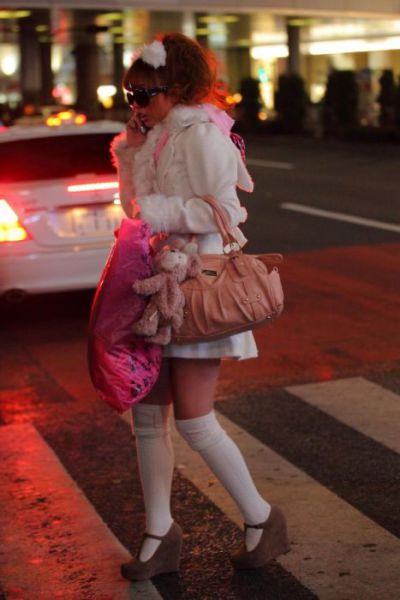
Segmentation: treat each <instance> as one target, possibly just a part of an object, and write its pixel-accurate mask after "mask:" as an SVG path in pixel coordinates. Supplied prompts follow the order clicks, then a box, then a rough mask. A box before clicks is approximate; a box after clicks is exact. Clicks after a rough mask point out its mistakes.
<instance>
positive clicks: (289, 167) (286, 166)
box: [246, 158, 295, 171]
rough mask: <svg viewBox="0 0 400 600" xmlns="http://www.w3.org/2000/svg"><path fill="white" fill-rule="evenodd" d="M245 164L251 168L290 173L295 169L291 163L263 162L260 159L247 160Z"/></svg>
mask: <svg viewBox="0 0 400 600" xmlns="http://www.w3.org/2000/svg"><path fill="white" fill-rule="evenodd" d="M246 163H247V164H248V165H249V166H251V167H265V168H267V169H282V170H284V171H291V170H292V169H294V168H295V166H294V164H293V163H288V162H280V161H277V160H263V159H260V158H247V160H246Z"/></svg>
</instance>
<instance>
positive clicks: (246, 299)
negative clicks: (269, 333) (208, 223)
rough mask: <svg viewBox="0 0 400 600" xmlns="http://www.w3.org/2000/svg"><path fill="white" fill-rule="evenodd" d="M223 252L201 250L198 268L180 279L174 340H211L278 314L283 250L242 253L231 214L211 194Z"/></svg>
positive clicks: (260, 322) (280, 298) (188, 342)
mask: <svg viewBox="0 0 400 600" xmlns="http://www.w3.org/2000/svg"><path fill="white" fill-rule="evenodd" d="M202 199H203V200H204V201H205V202H207V204H209V205H210V206H211V208H212V209H213V212H214V217H215V220H216V223H217V226H218V229H219V231H220V233H221V236H222V239H223V245H224V254H202V255H201V256H200V260H201V270H200V272H199V274H198V275H196V276H195V277H188V278H187V279H185V281H184V282H183V283H181V286H180V287H181V290H182V292H183V294H184V296H185V307H184V311H183V312H184V318H183V323H182V325H181V327H180V328H179V329H178V330H177V331H176V330H174V331H173V342H174V343H175V344H193V343H201V342H210V341H213V340H218V339H220V338H223V337H226V336H229V335H235V334H236V333H240V332H242V331H247V330H249V329H254V328H255V327H260V326H262V325H264V324H266V323H270V322H271V321H272V320H273V319H276V318H277V317H279V315H280V314H281V312H282V310H283V290H282V284H281V279H280V275H279V271H278V266H279V264H280V263H281V262H282V255H281V254H260V255H251V254H245V253H244V252H243V251H242V249H241V247H240V244H239V243H238V242H237V240H236V238H235V236H234V233H233V230H232V228H231V226H230V223H229V217H228V215H227V213H226V211H225V210H224V209H223V207H222V206H221V205H220V204H219V203H218V202H217V200H216V199H215V198H214V197H213V196H211V195H206V196H203V197H202Z"/></svg>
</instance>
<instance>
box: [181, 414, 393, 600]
mask: <svg viewBox="0 0 400 600" xmlns="http://www.w3.org/2000/svg"><path fill="white" fill-rule="evenodd" d="M219 419H220V422H221V424H222V426H223V427H224V429H225V430H226V431H227V432H228V434H229V435H231V436H232V438H233V439H234V440H235V441H236V443H237V444H238V445H239V447H240V448H241V450H242V452H243V454H244V456H245V459H246V462H247V464H248V466H249V468H250V471H251V473H252V475H253V477H254V479H255V483H256V486H257V488H258V490H259V491H260V493H261V495H262V496H263V497H265V498H266V499H268V500H269V501H270V502H272V503H275V504H278V505H279V506H280V507H281V508H282V509H283V510H284V512H285V514H286V515H287V519H288V523H289V528H290V535H289V537H290V539H291V542H292V551H291V552H290V553H289V554H287V555H285V556H283V557H281V558H279V562H280V564H281V565H282V566H283V567H284V568H285V569H286V570H287V571H289V572H291V573H292V574H293V575H294V576H295V577H296V578H297V579H298V580H299V581H300V582H301V583H302V584H303V585H304V586H306V587H307V588H308V589H310V590H311V591H312V592H314V593H315V594H316V595H317V596H319V597H320V598H323V599H324V600H337V598H354V599H355V598H372V596H371V591H372V590H376V585H377V582H376V577H377V574H379V589H382V590H383V589H384V590H385V600H397V599H398V573H399V571H400V542H399V540H398V539H397V538H396V537H395V536H393V535H392V534H390V533H389V532H387V531H386V530H385V529H383V528H382V527H380V526H379V525H377V524H376V523H374V522H373V521H372V520H370V519H368V518H367V517H365V516H364V515H363V514H362V513H360V512H359V511H357V510H356V509H354V508H353V507H352V506H350V505H349V504H347V503H346V502H344V501H343V500H341V499H340V498H338V497H337V496H336V495H335V494H333V493H332V492H331V491H330V490H328V489H327V488H326V487H324V486H322V485H320V484H319V483H318V482H316V481H315V480H314V479H312V478H311V477H309V476H308V475H307V474H305V473H304V472H303V471H301V470H300V469H298V468H297V467H295V466H294V465H292V464H291V463H289V462H288V461H286V460H285V459H283V458H282V457H281V456H279V455H278V454H277V453H275V452H274V451H273V450H271V449H270V448H268V447H267V446H265V445H264V444H262V443H261V442H259V441H258V440H257V439H255V438H254V437H253V436H251V435H250V434H248V433H247V432H246V431H245V430H243V429H241V428H240V427H238V426H237V425H235V424H234V423H233V422H232V421H230V420H229V419H227V418H226V417H223V416H222V415H219ZM174 446H175V452H176V459H177V461H176V464H177V466H178V468H179V469H180V470H181V472H182V474H183V475H184V476H185V477H186V478H188V479H189V480H190V481H192V482H193V483H194V484H195V485H196V487H197V488H198V489H199V490H200V491H201V492H202V493H204V494H205V495H206V496H208V497H209V498H210V499H211V500H212V501H213V502H214V503H215V504H216V505H217V506H218V507H219V508H220V509H221V510H222V511H224V513H225V514H226V515H227V516H228V517H229V518H231V519H232V520H233V521H234V522H235V523H237V524H238V525H242V517H241V515H240V514H239V512H238V510H237V508H236V506H235V505H234V504H233V502H232V500H231V498H230V497H229V496H228V495H227V494H226V493H225V492H224V490H223V489H222V488H221V486H220V485H219V484H218V483H217V482H216V480H215V477H214V476H213V474H212V473H211V472H210V470H209V469H208V467H207V466H206V465H205V464H204V463H203V461H202V460H201V459H200V457H199V456H198V455H197V454H196V453H194V452H191V451H190V450H188V448H187V445H186V444H185V443H184V442H183V441H182V439H181V438H180V436H179V435H178V434H177V433H176V432H175V433H174Z"/></svg>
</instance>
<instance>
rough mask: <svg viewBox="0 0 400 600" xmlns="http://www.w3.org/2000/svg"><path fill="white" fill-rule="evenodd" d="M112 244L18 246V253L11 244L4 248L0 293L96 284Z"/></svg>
mask: <svg viewBox="0 0 400 600" xmlns="http://www.w3.org/2000/svg"><path fill="white" fill-rule="evenodd" d="M28 243H29V242H28ZM7 246H9V245H8V244H7ZM110 248H111V245H110V246H109V247H104V246H102V247H101V248H99V247H97V248H90V249H88V248H85V249H83V248H82V247H75V248H73V249H71V248H69V249H68V250H63V251H60V250H59V249H56V250H54V251H51V252H49V251H47V252H37V251H28V252H21V248H18V249H16V252H18V254H15V253H13V252H12V250H11V251H10V248H8V249H7V252H3V248H1V249H0V296H1V295H4V294H6V293H11V292H17V293H21V294H40V293H47V292H63V291H67V290H80V289H90V288H95V287H96V286H97V283H98V281H99V279H100V275H101V273H102V270H103V268H104V265H105V263H106V260H107V257H108V255H109V252H110ZM4 250H6V249H4Z"/></svg>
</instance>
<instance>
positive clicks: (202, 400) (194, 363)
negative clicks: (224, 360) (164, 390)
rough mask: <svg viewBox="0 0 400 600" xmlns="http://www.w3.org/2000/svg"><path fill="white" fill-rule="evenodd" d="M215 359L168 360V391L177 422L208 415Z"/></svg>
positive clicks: (215, 375)
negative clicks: (169, 363) (169, 362)
mask: <svg viewBox="0 0 400 600" xmlns="http://www.w3.org/2000/svg"><path fill="white" fill-rule="evenodd" d="M219 369H220V360H219V359H171V369H170V376H171V392H172V397H173V403H174V411H175V417H176V418H177V419H191V418H195V417H201V416H204V415H206V414H208V413H209V412H210V411H211V410H212V409H213V406H214V395H215V388H216V385H217V381H218V375H219Z"/></svg>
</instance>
